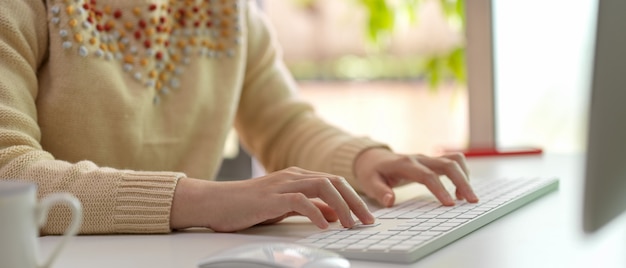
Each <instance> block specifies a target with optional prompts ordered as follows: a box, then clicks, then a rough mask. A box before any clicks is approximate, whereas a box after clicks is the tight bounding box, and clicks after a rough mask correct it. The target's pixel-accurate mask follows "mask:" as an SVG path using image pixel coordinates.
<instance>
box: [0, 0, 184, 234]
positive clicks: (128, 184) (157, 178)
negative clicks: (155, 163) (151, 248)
mask: <svg viewBox="0 0 626 268" xmlns="http://www.w3.org/2000/svg"><path fill="white" fill-rule="evenodd" d="M47 29H48V28H47V13H46V7H45V4H44V1H41V0H20V1H1V2H0V179H2V180H23V181H31V182H35V183H36V184H37V185H38V196H39V197H43V196H46V195H47V194H50V193H53V192H70V193H72V194H74V195H75V196H76V197H78V198H79V199H80V201H81V202H82V204H83V210H84V213H83V215H84V218H83V225H82V226H81V230H80V232H81V233H83V234H96V233H163V232H169V231H170V228H169V215H170V208H171V203H172V198H173V193H174V189H175V187H176V183H177V180H178V178H181V177H183V176H184V174H182V173H174V172H140V171H131V170H117V169H112V168H105V167H99V166H97V165H96V164H94V163H93V162H90V161H81V162H78V163H69V162H65V161H61V160H57V159H55V157H54V156H53V155H52V154H50V153H49V152H46V151H45V149H44V148H42V146H41V144H40V140H41V135H42V134H41V131H40V128H39V126H38V124H37V95H38V79H37V70H38V68H39V66H40V65H41V64H43V63H44V62H45V59H46V57H47V48H48V43H47V42H48V41H47V40H48V38H47V36H48V32H47V31H48V30H47ZM59 105H63V104H59ZM70 217H71V216H70V211H69V209H67V208H63V207H61V206H59V207H55V208H53V209H52V210H51V211H50V214H49V217H48V221H47V223H46V224H45V226H44V227H43V228H42V233H43V234H60V233H63V232H64V230H65V228H66V227H67V226H68V224H69V220H70Z"/></svg>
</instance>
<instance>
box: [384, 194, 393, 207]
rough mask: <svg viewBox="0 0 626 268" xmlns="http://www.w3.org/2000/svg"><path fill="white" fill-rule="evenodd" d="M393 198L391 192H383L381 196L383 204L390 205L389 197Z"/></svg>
mask: <svg viewBox="0 0 626 268" xmlns="http://www.w3.org/2000/svg"><path fill="white" fill-rule="evenodd" d="M392 198H393V195H391V194H385V196H383V205H384V206H387V207H390V206H391V205H393V204H391V199H392Z"/></svg>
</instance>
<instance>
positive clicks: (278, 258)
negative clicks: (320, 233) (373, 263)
mask: <svg viewBox="0 0 626 268" xmlns="http://www.w3.org/2000/svg"><path fill="white" fill-rule="evenodd" d="M198 267H200V268H235V267H237V268H240V267H246V268H248V267H249V268H313V267H315V268H349V267H350V262H349V261H348V260H347V259H346V258H344V257H342V256H341V255H339V254H337V253H334V252H331V251H328V250H323V249H317V248H312V247H307V246H304V245H299V244H292V243H280V242H270V243H254V244H246V245H244V246H239V247H235V248H232V249H228V250H225V251H222V252H219V253H217V254H215V255H211V256H208V257H206V258H204V259H202V260H200V261H199V262H198Z"/></svg>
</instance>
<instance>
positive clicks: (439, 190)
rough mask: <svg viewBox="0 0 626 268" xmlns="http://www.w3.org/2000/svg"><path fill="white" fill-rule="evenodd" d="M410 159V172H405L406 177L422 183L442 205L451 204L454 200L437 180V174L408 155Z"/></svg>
mask: <svg viewBox="0 0 626 268" xmlns="http://www.w3.org/2000/svg"><path fill="white" fill-rule="evenodd" d="M410 159H411V163H412V165H411V168H410V170H411V171H412V172H408V174H406V176H407V178H408V179H410V180H413V181H417V182H420V183H422V184H424V185H425V186H426V188H428V190H430V192H431V193H433V195H435V197H436V198H437V199H438V200H439V201H440V202H441V203H442V204H443V205H445V206H453V205H454V200H452V197H451V196H450V193H448V190H446V188H445V187H444V186H443V184H442V183H441V180H439V175H437V174H436V173H435V172H433V171H432V170H430V169H429V168H428V167H426V166H424V165H422V164H421V163H420V162H418V161H417V160H415V158H413V157H410Z"/></svg>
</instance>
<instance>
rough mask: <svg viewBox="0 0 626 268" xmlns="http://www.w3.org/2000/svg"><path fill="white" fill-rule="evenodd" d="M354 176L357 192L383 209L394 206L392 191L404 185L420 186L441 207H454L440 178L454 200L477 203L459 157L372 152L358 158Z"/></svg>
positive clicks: (464, 165) (465, 167)
mask: <svg viewBox="0 0 626 268" xmlns="http://www.w3.org/2000/svg"><path fill="white" fill-rule="evenodd" d="M354 172H355V175H356V181H357V183H358V185H359V187H360V188H361V191H363V192H364V193H365V194H366V195H367V196H369V197H371V198H374V199H375V200H377V201H378V203H380V204H381V205H382V206H385V207H390V206H392V205H393V204H394V202H395V195H394V192H393V190H392V188H393V187H395V186H399V185H402V184H405V183H408V182H418V183H421V184H424V185H425V186H426V187H427V188H428V189H429V190H430V191H431V192H432V193H433V194H434V195H435V197H437V199H438V200H439V201H440V202H441V203H442V204H443V205H446V206H452V205H454V200H453V199H452V197H451V196H450V194H449V193H448V191H447V190H446V189H445V187H444V186H443V184H442V183H441V181H440V178H439V176H440V175H445V176H447V177H448V178H449V179H450V180H451V181H452V183H454V185H455V186H456V198H457V199H459V200H467V202H470V203H476V202H478V197H476V195H475V194H474V191H473V190H472V188H471V186H470V184H469V178H468V170H467V166H466V164H465V157H464V156H463V155H462V154H449V155H444V156H441V157H428V156H424V155H413V156H407V155H398V154H395V153H393V152H391V151H389V150H386V149H382V148H375V149H369V150H367V151H365V152H363V153H361V155H359V156H358V158H357V159H356V161H355V166H354Z"/></svg>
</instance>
